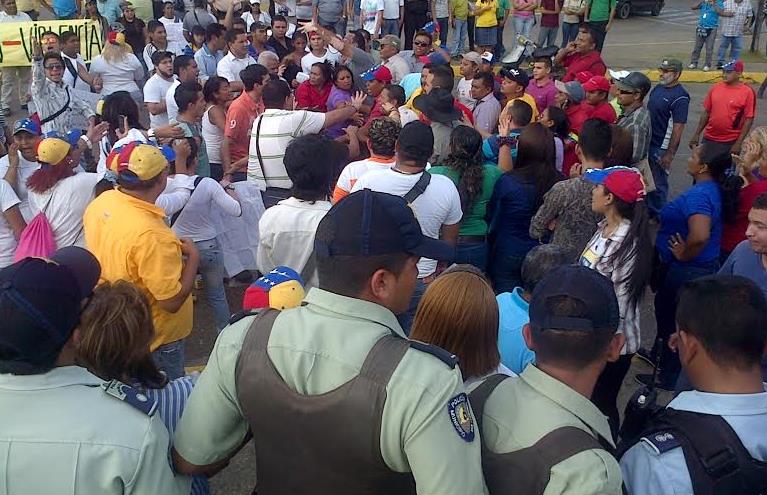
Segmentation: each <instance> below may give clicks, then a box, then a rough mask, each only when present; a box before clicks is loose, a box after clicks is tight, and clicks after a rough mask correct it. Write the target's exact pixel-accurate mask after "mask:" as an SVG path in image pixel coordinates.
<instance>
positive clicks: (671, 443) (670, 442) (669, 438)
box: [641, 430, 680, 455]
mask: <svg viewBox="0 0 767 495" xmlns="http://www.w3.org/2000/svg"><path fill="white" fill-rule="evenodd" d="M641 441H642V442H644V443H645V444H646V445H649V446H650V449H651V450H652V451H653V452H654V453H655V455H660V454H662V453H664V452H668V451H669V450H672V449H675V448H677V447H679V446H680V444H679V440H677V439H676V438H674V434H673V433H671V431H669V430H660V431H656V432H654V433H651V434H649V435H647V436H646V437H642V439H641Z"/></svg>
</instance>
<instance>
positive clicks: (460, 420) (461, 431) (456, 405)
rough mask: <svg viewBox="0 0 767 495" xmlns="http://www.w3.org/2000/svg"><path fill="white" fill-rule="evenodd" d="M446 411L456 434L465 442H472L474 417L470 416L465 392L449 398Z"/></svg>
mask: <svg viewBox="0 0 767 495" xmlns="http://www.w3.org/2000/svg"><path fill="white" fill-rule="evenodd" d="M447 412H448V414H449V415H450V422H451V423H453V428H455V431H456V432H457V433H458V436H459V437H461V439H463V440H464V441H465V442H473V441H474V418H473V417H472V416H471V409H470V407H469V400H468V398H467V397H466V394H464V393H461V394H458V395H456V396H455V397H453V398H452V399H450V400H449V401H448V403H447Z"/></svg>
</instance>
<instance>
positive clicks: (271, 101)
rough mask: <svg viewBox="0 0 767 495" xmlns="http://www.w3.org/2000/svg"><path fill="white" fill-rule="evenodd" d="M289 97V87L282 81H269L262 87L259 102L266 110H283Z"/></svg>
mask: <svg viewBox="0 0 767 495" xmlns="http://www.w3.org/2000/svg"><path fill="white" fill-rule="evenodd" d="M288 96H290V86H288V83H286V82H285V81H283V80H282V79H271V80H269V81H267V83H266V84H265V85H264V90H263V92H262V93H261V100H263V102H264V107H266V108H284V107H285V99H286V98H287V97H288Z"/></svg>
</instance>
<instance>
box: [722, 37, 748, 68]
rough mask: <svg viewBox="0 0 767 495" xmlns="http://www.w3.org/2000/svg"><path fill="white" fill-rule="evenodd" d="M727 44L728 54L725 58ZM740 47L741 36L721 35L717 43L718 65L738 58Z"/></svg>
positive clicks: (741, 42) (741, 46) (741, 43)
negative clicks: (719, 41)
mask: <svg viewBox="0 0 767 495" xmlns="http://www.w3.org/2000/svg"><path fill="white" fill-rule="evenodd" d="M728 46H729V47H730V56H729V57H727V58H725V57H726V55H727V47H728ZM742 49H743V36H722V42H721V43H720V44H719V59H718V62H719V65H724V64H725V63H727V62H729V61H730V60H738V59H739V58H740V51H741V50H742Z"/></svg>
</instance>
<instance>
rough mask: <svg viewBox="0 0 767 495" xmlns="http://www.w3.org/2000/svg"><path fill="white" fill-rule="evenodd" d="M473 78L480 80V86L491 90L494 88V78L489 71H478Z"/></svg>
mask: <svg viewBox="0 0 767 495" xmlns="http://www.w3.org/2000/svg"><path fill="white" fill-rule="evenodd" d="M474 79H476V80H478V81H480V82H481V83H482V86H484V87H486V88H488V89H491V90H492V89H494V88H495V78H493V74H492V73H491V72H480V73H478V74H477V75H476V76H474Z"/></svg>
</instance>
